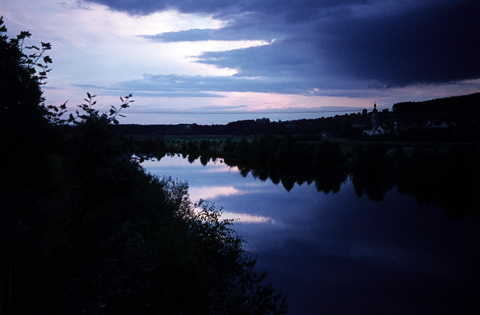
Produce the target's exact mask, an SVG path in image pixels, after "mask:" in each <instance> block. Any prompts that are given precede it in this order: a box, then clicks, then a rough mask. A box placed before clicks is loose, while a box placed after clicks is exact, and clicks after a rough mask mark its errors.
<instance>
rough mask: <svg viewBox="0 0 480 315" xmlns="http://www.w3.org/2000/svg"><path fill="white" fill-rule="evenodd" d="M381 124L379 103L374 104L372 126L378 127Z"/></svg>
mask: <svg viewBox="0 0 480 315" xmlns="http://www.w3.org/2000/svg"><path fill="white" fill-rule="evenodd" d="M378 125H380V123H379V121H378V110H377V103H375V104H374V105H373V110H372V126H373V128H375V127H378Z"/></svg>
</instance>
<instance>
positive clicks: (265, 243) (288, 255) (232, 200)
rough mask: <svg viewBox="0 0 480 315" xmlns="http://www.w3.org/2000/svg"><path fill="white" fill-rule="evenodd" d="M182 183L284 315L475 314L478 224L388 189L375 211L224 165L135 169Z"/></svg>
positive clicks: (173, 161)
mask: <svg viewBox="0 0 480 315" xmlns="http://www.w3.org/2000/svg"><path fill="white" fill-rule="evenodd" d="M143 166H144V167H146V169H147V170H148V171H150V172H151V173H153V174H155V175H158V176H160V177H162V176H164V175H165V176H171V177H172V178H177V179H179V180H182V181H187V182H188V183H189V187H190V189H189V191H190V197H191V199H192V201H198V200H199V199H200V198H202V199H206V200H208V201H211V202H215V204H216V205H217V207H222V208H223V209H224V217H226V218H235V219H238V221H236V222H235V225H234V229H235V230H236V231H237V233H238V234H239V235H240V236H242V238H243V239H245V240H246V241H247V243H246V244H245V249H246V250H248V251H249V252H251V253H252V254H253V255H256V256H257V257H258V261H257V269H258V270H267V271H268V274H269V280H270V281H271V282H272V283H273V285H274V286H275V287H276V288H277V289H279V290H281V291H282V292H283V293H285V294H286V295H287V302H288V305H289V314H477V313H478V303H479V302H478V292H479V291H478V286H479V273H478V272H479V255H478V253H479V249H480V248H479V233H478V231H479V230H478V227H479V224H478V222H477V221H475V220H473V219H468V218H467V219H462V220H452V219H451V218H450V217H449V216H448V215H447V214H446V213H445V211H443V209H441V208H437V207H433V206H431V207H425V206H423V207H420V206H418V205H417V203H416V202H415V199H414V198H413V197H410V196H408V195H401V194H400V193H398V191H397V190H396V189H395V188H394V189H393V190H391V191H389V192H387V194H386V196H385V198H384V200H383V201H381V202H377V201H371V200H369V199H368V198H367V197H366V196H362V197H358V196H357V195H356V194H355V191H354V189H353V187H352V183H351V182H350V181H349V180H347V181H346V182H345V183H344V184H342V186H341V189H340V191H339V192H338V193H328V194H325V193H323V192H318V191H317V189H316V188H315V185H314V183H312V184H310V185H308V184H304V185H301V186H298V185H296V186H295V187H294V188H293V189H292V190H290V191H287V190H286V189H285V188H284V187H283V186H282V185H281V184H280V185H275V184H273V183H272V182H271V181H270V180H267V181H264V182H262V181H260V180H258V179H255V178H254V177H253V176H252V175H251V173H250V174H248V175H247V176H246V177H243V176H242V175H240V173H239V171H238V169H236V168H231V167H228V166H227V165H225V164H223V163H222V161H220V160H217V161H216V162H209V163H208V164H207V165H206V166H203V165H202V164H201V163H200V161H199V160H196V161H194V162H193V163H189V162H188V160H187V159H183V158H182V157H178V156H177V157H164V158H162V159H161V160H160V161H146V162H144V163H143Z"/></svg>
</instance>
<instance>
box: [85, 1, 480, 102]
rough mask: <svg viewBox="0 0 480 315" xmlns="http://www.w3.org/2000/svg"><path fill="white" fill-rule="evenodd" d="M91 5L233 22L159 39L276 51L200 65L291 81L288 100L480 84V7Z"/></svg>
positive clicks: (221, 54) (226, 54) (241, 52)
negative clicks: (251, 42) (248, 42)
mask: <svg viewBox="0 0 480 315" xmlns="http://www.w3.org/2000/svg"><path fill="white" fill-rule="evenodd" d="M89 1H92V2H98V3H102V4H105V5H108V6H109V7H110V8H112V9H114V10H120V11H125V12H128V13H130V14H150V13H151V12H156V11H162V10H166V9H167V8H169V9H171V8H173V9H176V10H178V11H180V12H185V13H197V14H209V15H211V16H212V17H214V18H216V19H219V20H221V21H223V22H224V24H223V25H222V26H221V27H220V28H219V29H190V30H182V31H179V32H165V33H161V34H157V35H153V36H150V37H149V38H150V39H152V40H157V41H163V42H178V41H205V40H234V39H236V40H238V39H256V40H258V39H262V40H265V41H267V42H273V43H272V44H271V45H266V46H259V47H249V48H243V49H236V50H230V51H216V52H208V51H207V52H204V53H202V54H201V55H200V56H199V59H198V62H199V63H203V64H209V65H214V66H216V67H218V68H229V69H236V70H237V71H238V73H237V75H236V76H243V77H260V78H278V77H281V78H290V80H285V79H284V80H283V82H284V85H285V88H286V89H287V91H288V92H286V93H300V94H302V93H304V89H296V88H295V87H298V86H300V85H301V86H305V85H308V86H307V89H311V88H323V89H332V88H335V89H343V90H348V89H352V88H358V89H369V88H371V89H378V88H390V87H399V86H400V87H403V86H409V85H415V84H440V83H444V82H452V81H460V80H472V79H477V78H479V77H480V59H478V51H480V41H479V40H478V39H477V37H478V36H477V34H478V33H479V32H480V19H478V13H479V12H480V3H479V2H478V1H472V0H456V1H447V0H439V1H433V0H428V1H422V2H405V1H388V2H385V1H368V2H366V1H363V0H352V1H338V0H330V1H314V0H301V1H286V0H281V1H275V3H274V4H272V3H270V2H266V1H263V0H250V1H233V0H229V1H224V0H222V1H220V0H217V1H215V0H214V1H195V2H192V1H184V0H176V1H171V0H165V1H154V2H152V1H139V0H138V1H120V0H118V1H115V0H89ZM295 82H298V84H295ZM227 84H228V83H227ZM259 85H260V86H265V85H264V84H262V82H260V84H259ZM243 86H244V87H246V85H243ZM252 86H253V85H250V88H252ZM257 90H258V89H257ZM266 90H269V91H271V90H272V89H266ZM276 90H277V91H279V90H280V87H279V86H278V84H277V86H276Z"/></svg>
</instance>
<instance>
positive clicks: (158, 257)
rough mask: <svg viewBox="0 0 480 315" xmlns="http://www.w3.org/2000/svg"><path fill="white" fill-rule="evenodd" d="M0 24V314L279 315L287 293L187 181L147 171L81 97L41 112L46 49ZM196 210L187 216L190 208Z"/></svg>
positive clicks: (114, 112) (113, 113) (106, 116)
mask: <svg viewBox="0 0 480 315" xmlns="http://www.w3.org/2000/svg"><path fill="white" fill-rule="evenodd" d="M5 32H6V29H5V27H4V25H3V21H1V22H0V35H1V37H0V145H1V148H2V152H3V159H4V161H3V163H1V164H0V168H1V169H0V174H1V177H0V314H104V313H105V314H282V313H285V312H286V304H285V299H284V297H283V296H282V295H281V294H279V293H277V292H276V291H275V289H274V288H272V287H271V286H270V285H268V284H264V278H265V276H266V275H265V273H259V272H257V271H255V269H254V265H255V260H254V259H252V258H250V257H249V256H248V254H247V253H246V252H244V250H243V249H242V240H241V239H240V238H239V237H237V236H236V235H235V233H234V231H233V230H232V229H231V228H230V227H229V226H230V224H231V222H230V221H224V220H221V218H220V217H219V216H220V213H221V211H219V210H217V209H215V208H214V206H212V205H209V204H200V205H194V204H192V203H191V201H190V200H189V198H188V187H187V184H185V183H181V182H178V181H174V180H172V179H170V178H163V179H162V178H156V177H153V176H151V175H149V174H147V173H146V172H145V171H144V170H143V169H142V168H141V167H140V166H139V163H138V160H132V158H131V157H132V153H133V151H132V146H131V144H132V143H131V142H126V141H125V140H123V139H121V138H120V137H118V136H117V135H116V134H115V133H114V132H113V131H112V125H113V124H115V123H116V122H117V119H116V118H117V117H118V115H120V111H121V110H122V109H124V108H127V107H128V106H129V104H130V103H131V99H130V96H127V97H125V98H122V99H121V101H122V103H121V104H120V106H119V107H118V108H115V107H113V106H112V108H111V110H110V111H109V112H107V113H100V112H98V111H97V110H96V109H95V98H94V96H92V95H90V94H88V95H87V98H86V99H85V103H84V104H82V105H80V106H79V111H78V112H77V113H76V114H75V115H73V114H72V115H70V116H69V117H64V116H65V114H66V106H65V105H62V106H60V107H54V106H46V105H45V104H44V101H45V100H44V99H43V97H42V91H41V88H40V87H41V85H42V84H43V83H44V81H45V79H46V76H47V74H48V72H49V70H50V69H49V67H48V65H49V64H50V63H51V60H50V58H49V57H48V56H46V55H45V52H46V51H48V50H49V49H50V45H49V44H46V43H42V45H41V47H36V46H29V47H24V40H25V39H26V38H28V37H29V36H30V34H29V33H28V32H22V33H21V34H20V35H19V36H18V37H17V38H16V39H8V37H7V36H6V35H4V34H5ZM197 206H198V207H199V208H200V209H201V210H195V211H194V208H195V207H197Z"/></svg>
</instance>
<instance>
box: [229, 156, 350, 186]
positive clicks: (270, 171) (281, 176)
mask: <svg viewBox="0 0 480 315" xmlns="http://www.w3.org/2000/svg"><path fill="white" fill-rule="evenodd" d="M225 164H227V165H229V166H232V167H233V166H235V167H237V168H238V169H239V170H240V174H241V175H242V176H243V177H246V176H247V175H248V174H249V173H250V172H251V174H252V176H253V177H254V178H256V179H260V180H261V181H266V180H267V179H270V180H271V181H272V183H273V184H275V185H278V184H280V183H281V184H282V186H283V187H284V188H285V189H286V190H287V191H290V190H292V189H293V187H295V184H297V185H302V184H304V183H308V184H311V183H313V182H315V187H316V188H317V190H318V191H319V192H325V193H329V192H334V193H337V192H338V191H339V190H340V186H341V185H342V184H343V183H344V182H345V180H346V178H347V174H346V173H345V172H342V171H340V170H339V169H331V170H325V169H323V170H320V169H316V168H314V167H311V166H304V165H303V166H298V165H296V166H295V167H292V166H290V165H289V164H281V165H275V166H272V165H269V164H268V163H261V162H255V161H252V160H248V161H246V160H241V159H232V158H225Z"/></svg>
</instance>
